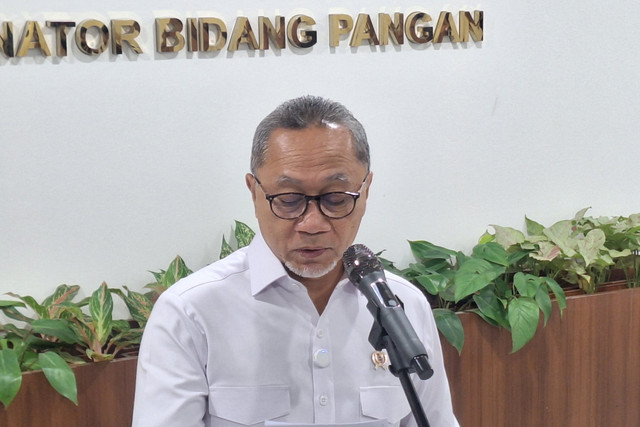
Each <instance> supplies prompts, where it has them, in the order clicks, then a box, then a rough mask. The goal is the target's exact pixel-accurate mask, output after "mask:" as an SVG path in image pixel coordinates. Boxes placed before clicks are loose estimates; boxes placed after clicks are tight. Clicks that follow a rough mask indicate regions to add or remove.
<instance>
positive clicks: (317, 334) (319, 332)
mask: <svg viewBox="0 0 640 427" xmlns="http://www.w3.org/2000/svg"><path fill="white" fill-rule="evenodd" d="M316 337H318V338H322V337H324V331H323V330H322V329H318V330H317V331H316Z"/></svg>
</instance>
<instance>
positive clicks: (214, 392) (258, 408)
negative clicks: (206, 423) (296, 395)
mask: <svg viewBox="0 0 640 427" xmlns="http://www.w3.org/2000/svg"><path fill="white" fill-rule="evenodd" d="M290 410H291V399H290V396H289V386H287V385H270V386H249V387H210V388H209V414H210V415H211V416H214V417H218V418H222V419H224V420H227V421H231V422H234V423H237V424H243V425H251V424H258V423H263V422H264V421H266V420H271V419H274V418H278V417H281V416H283V415H287V414H288V413H289V411H290Z"/></svg>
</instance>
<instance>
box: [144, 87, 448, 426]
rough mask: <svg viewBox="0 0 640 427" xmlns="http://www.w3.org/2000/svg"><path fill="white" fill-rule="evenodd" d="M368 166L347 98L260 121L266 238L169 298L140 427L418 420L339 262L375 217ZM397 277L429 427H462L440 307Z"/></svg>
mask: <svg viewBox="0 0 640 427" xmlns="http://www.w3.org/2000/svg"><path fill="white" fill-rule="evenodd" d="M369 163H370V161H369V146H368V143H367V138H366V134H365V131H364V129H363V127H362V125H361V124H360V123H359V122H358V121H357V120H356V119H355V118H354V117H353V116H352V114H351V113H350V112H349V111H348V110H347V109H345V108H344V107H343V106H342V105H340V104H338V103H335V102H332V101H329V100H325V99H322V98H318V97H312V96H305V97H301V98H297V99H293V100H291V101H288V102H286V103H284V104H283V105H281V106H280V107H278V108H277V109H276V110H275V111H273V112H272V113H271V114H269V115H268V116H267V117H266V118H265V119H264V120H263V121H262V122H261V123H260V125H259V126H258V128H257V130H256V133H255V136H254V140H253V149H252V155H251V173H250V174H247V176H246V184H247V187H248V188H249V191H250V192H251V196H252V198H253V202H254V206H255V214H256V217H257V219H258V224H259V228H260V232H259V233H258V234H256V236H255V238H254V240H253V242H252V243H251V244H250V245H249V246H248V247H246V248H243V249H241V250H238V251H236V252H235V253H233V254H232V255H230V256H228V257H227V258H225V259H223V260H221V261H218V262H216V263H214V264H212V265H210V266H208V267H205V268H203V269H202V270H200V271H198V272H196V273H194V274H192V275H191V276H189V277H187V278H186V279H183V280H181V281H180V282H178V283H176V284H175V285H174V286H172V287H171V288H170V289H169V290H167V291H166V292H165V293H164V294H162V296H161V297H160V298H159V300H158V302H157V303H156V305H155V307H154V309H153V312H152V315H151V318H150V320H149V322H148V324H147V327H146V330H145V334H144V338H143V341H142V346H141V349H140V357H139V364H138V377H137V387H136V401H135V410H134V423H133V424H134V426H137V427H140V426H154V427H156V426H240V425H252V424H260V425H263V424H264V423H265V422H269V421H276V422H287V423H295V424H303V423H316V424H335V423H354V422H364V421H375V420H386V421H387V422H388V423H390V424H391V425H415V420H414V418H413V415H412V414H411V413H410V408H409V404H408V403H407V402H408V401H407V398H406V396H405V395H404V392H403V389H402V387H401V386H400V383H399V380H398V379H397V378H396V377H395V376H394V375H392V374H391V373H390V372H389V371H388V370H387V369H386V366H385V364H388V363H385V362H386V360H385V359H386V357H385V354H384V353H380V352H374V351H373V348H372V347H371V345H370V344H369V342H368V335H369V331H370V330H371V326H372V324H373V317H372V316H371V314H370V313H369V311H368V310H367V308H366V304H367V301H366V299H365V297H364V296H363V295H361V294H360V293H359V291H358V290H357V288H356V287H355V286H354V285H353V284H351V283H350V282H349V280H348V278H347V277H346V275H345V272H344V267H343V263H342V254H343V252H344V251H345V250H346V249H347V248H348V247H349V246H350V245H351V244H352V243H353V241H354V239H355V236H356V233H357V231H358V228H359V225H360V221H361V219H362V216H363V215H364V212H365V206H366V201H367V197H368V195H369V188H370V186H371V181H372V178H373V174H372V173H371V172H370V170H369ZM387 279H388V284H389V286H390V287H391V289H392V290H393V292H395V293H396V294H397V295H398V296H399V297H400V299H401V300H402V301H403V302H404V304H405V311H406V313H407V316H408V317H409V319H410V321H411V323H412V324H413V326H414V329H415V330H416V332H417V334H418V336H419V337H420V338H421V339H422V340H423V342H424V345H425V347H426V349H427V353H428V355H429V361H430V364H431V366H432V367H433V369H434V371H435V374H434V375H433V377H431V378H430V379H429V380H426V381H421V380H419V379H417V378H416V379H414V383H415V387H416V390H417V392H418V394H419V395H420V398H421V401H422V404H423V406H424V408H425V412H426V416H427V418H428V420H429V422H430V425H431V426H434V427H437V426H457V421H456V420H455V417H454V415H453V412H452V407H451V399H450V393H449V386H448V382H447V378H446V374H445V371H444V365H443V361H442V352H441V348H440V342H439V339H438V332H437V329H436V326H435V322H434V320H433V315H432V313H431V310H430V308H429V307H428V305H427V303H426V300H425V298H424V297H423V295H422V294H421V292H420V291H419V290H418V289H416V288H415V287H414V286H412V285H411V284H410V283H408V282H406V281H404V280H402V279H400V278H398V277H396V276H394V275H392V274H388V275H387Z"/></svg>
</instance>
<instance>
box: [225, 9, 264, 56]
mask: <svg viewBox="0 0 640 427" xmlns="http://www.w3.org/2000/svg"><path fill="white" fill-rule="evenodd" d="M241 44H246V45H247V47H249V48H250V49H252V50H255V49H257V48H258V41H257V40H256V35H255V34H254V33H253V29H252V28H251V23H250V22H249V18H247V17H245V16H238V17H237V18H236V24H235V25H234V27H233V32H232V33H231V37H230V39H229V47H227V49H228V50H229V51H235V50H238V48H239V47H240V45H241Z"/></svg>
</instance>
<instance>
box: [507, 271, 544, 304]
mask: <svg viewBox="0 0 640 427" xmlns="http://www.w3.org/2000/svg"><path fill="white" fill-rule="evenodd" d="M540 282H541V280H540V279H539V278H538V277H536V276H533V275H531V274H526V273H523V272H521V271H519V272H517V273H516V274H515V275H514V276H513V285H514V286H515V288H516V289H517V290H518V293H519V294H520V295H522V296H524V297H529V298H533V297H535V296H536V294H537V293H538V289H539V288H540Z"/></svg>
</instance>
